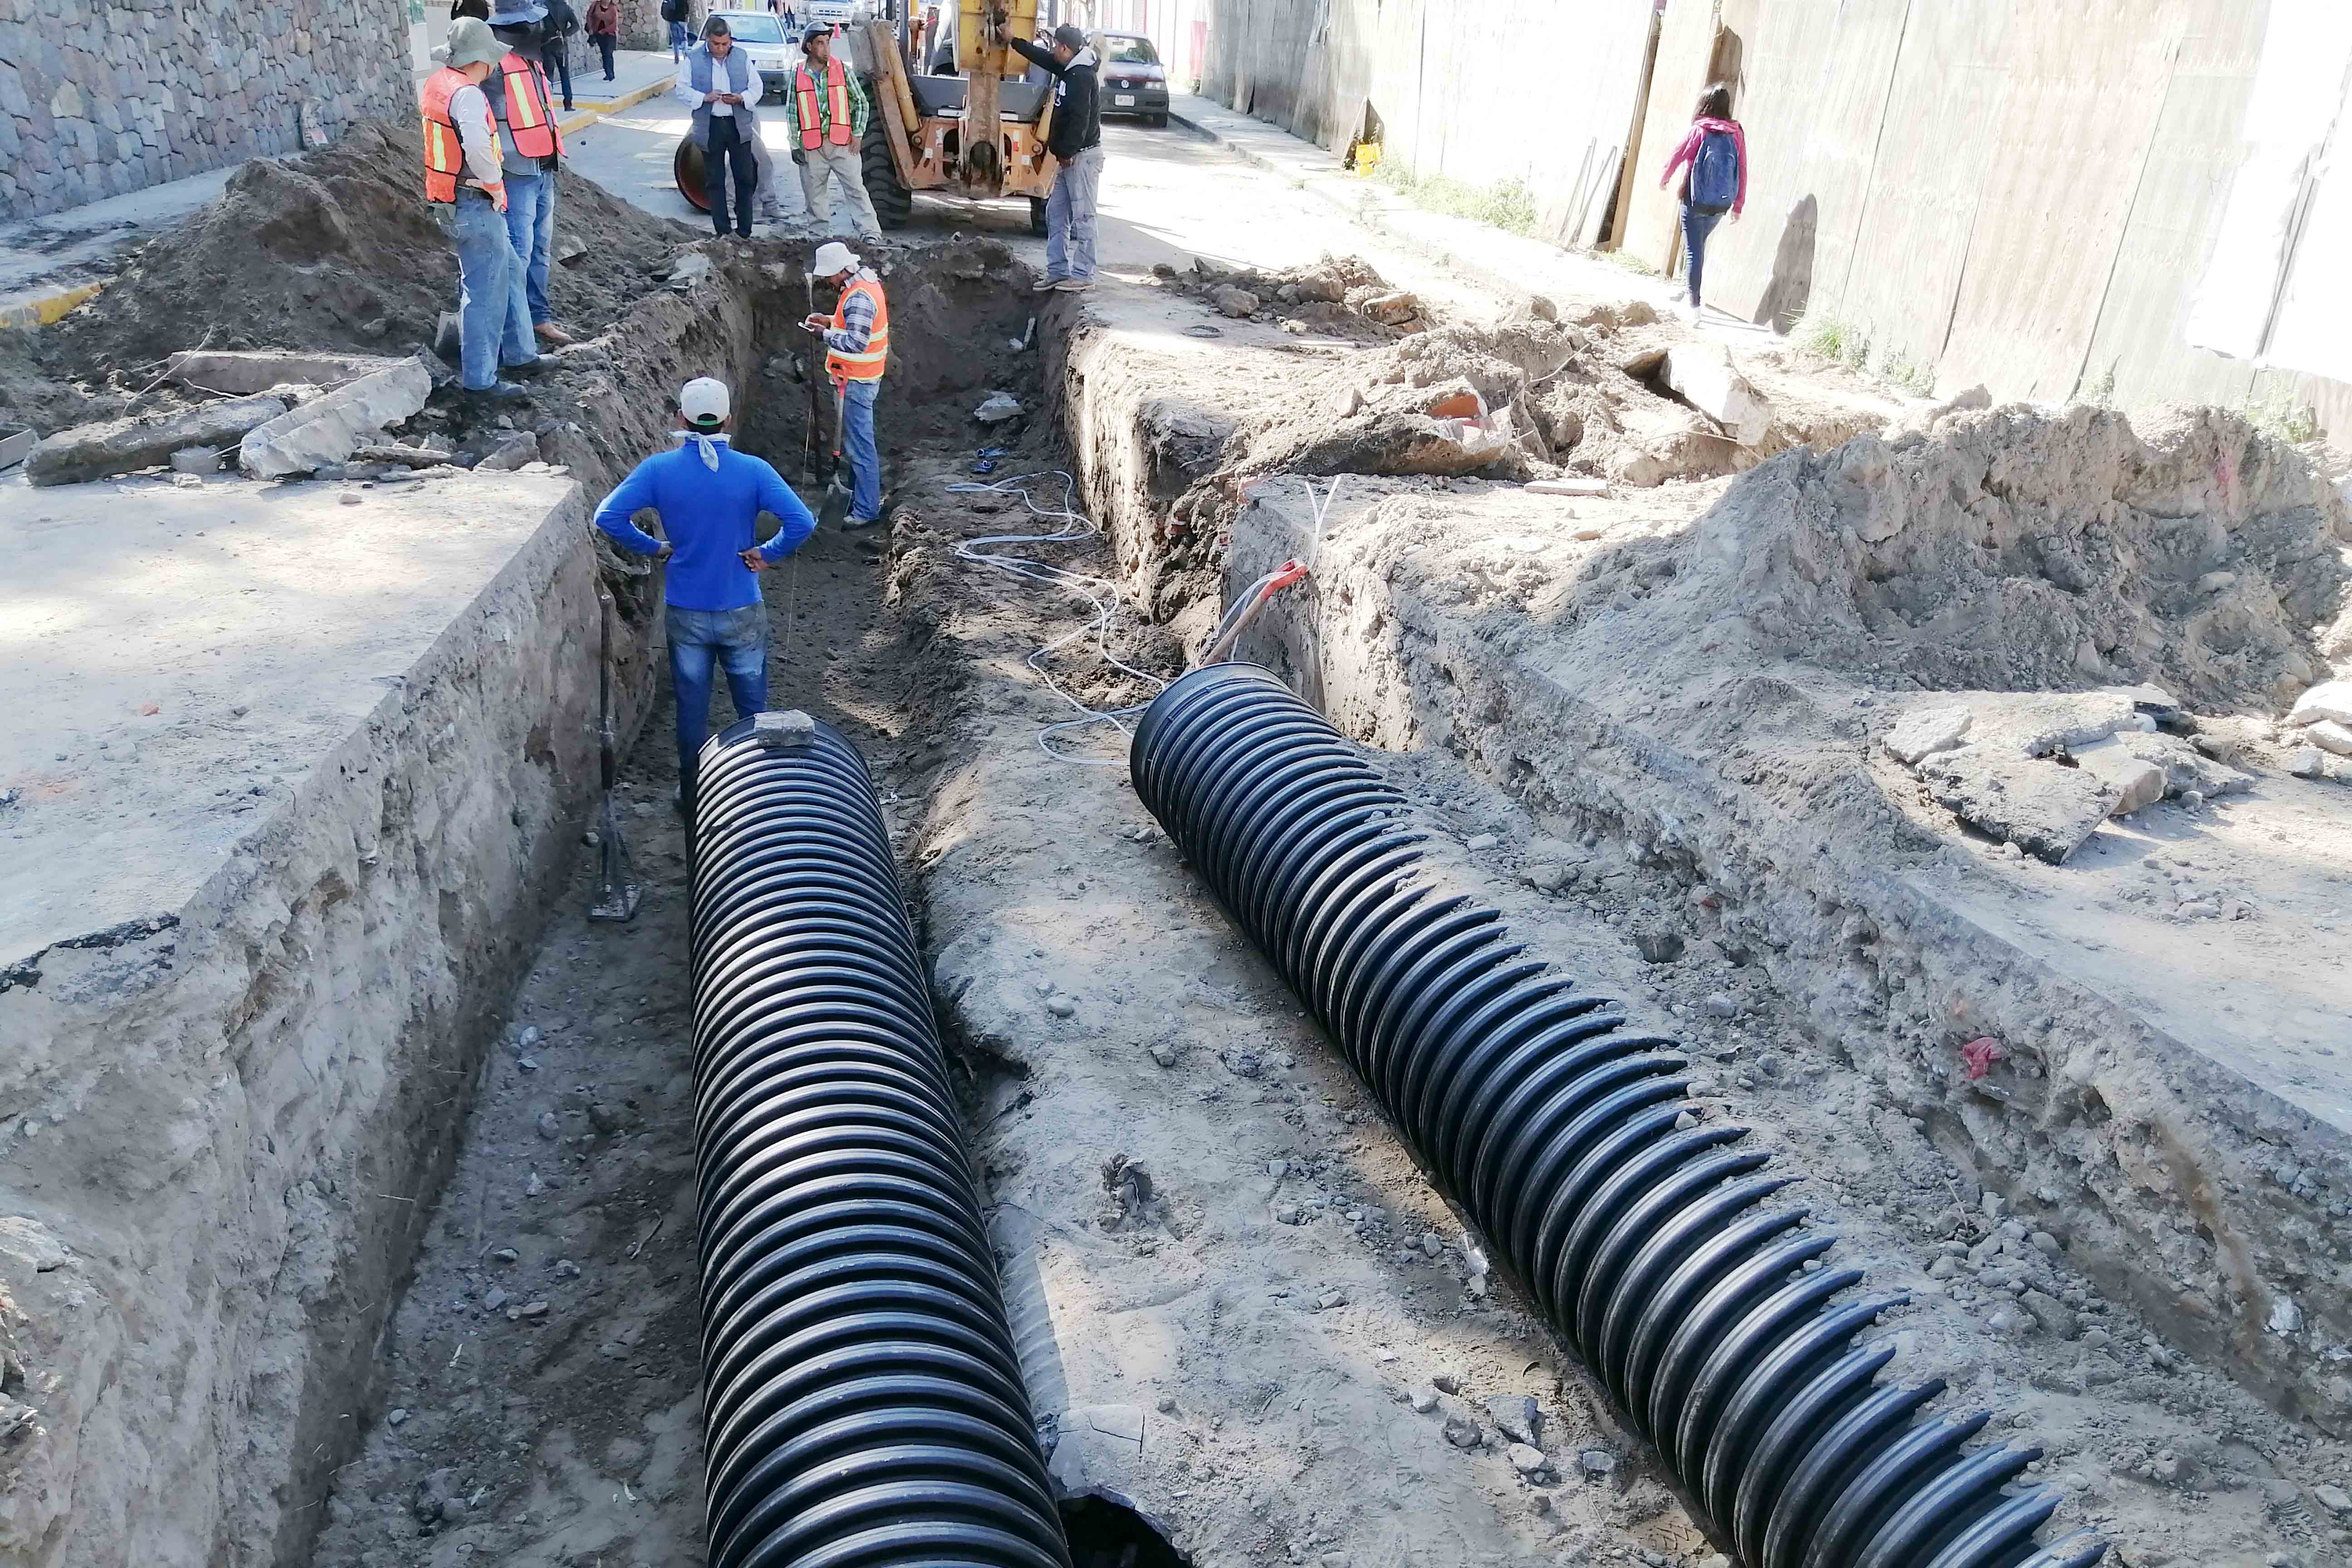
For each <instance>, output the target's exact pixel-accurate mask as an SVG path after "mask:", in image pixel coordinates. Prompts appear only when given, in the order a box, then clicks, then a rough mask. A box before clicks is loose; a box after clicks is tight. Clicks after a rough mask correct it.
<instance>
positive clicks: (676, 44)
mask: <svg viewBox="0 0 2352 1568" xmlns="http://www.w3.org/2000/svg"><path fill="white" fill-rule="evenodd" d="M687 44H688V38H687V32H686V24H685V23H683V22H672V23H671V24H670V25H669V61H670V64H672V65H676V64H677V61H678V57H680V56H681V55H683V54H685V53H686V50H687Z"/></svg>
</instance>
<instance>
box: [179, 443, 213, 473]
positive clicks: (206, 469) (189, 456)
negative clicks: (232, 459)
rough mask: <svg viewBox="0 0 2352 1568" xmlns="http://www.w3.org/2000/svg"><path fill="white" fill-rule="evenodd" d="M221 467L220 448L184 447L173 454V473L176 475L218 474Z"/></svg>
mask: <svg viewBox="0 0 2352 1568" xmlns="http://www.w3.org/2000/svg"><path fill="white" fill-rule="evenodd" d="M220 466H221V448H220V447H181V448H180V449H179V450H178V451H176V452H174V453H173V454H172V471H173V473H175V474H216V473H219V472H220Z"/></svg>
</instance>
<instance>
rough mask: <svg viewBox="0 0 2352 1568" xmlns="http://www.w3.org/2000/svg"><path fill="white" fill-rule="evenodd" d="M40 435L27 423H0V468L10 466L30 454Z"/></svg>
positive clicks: (13, 465)
mask: <svg viewBox="0 0 2352 1568" xmlns="http://www.w3.org/2000/svg"><path fill="white" fill-rule="evenodd" d="M40 444H41V437H39V435H37V433H36V432H35V431H34V429H33V427H32V426H29V425H0V468H14V467H16V465H17V464H18V463H21V462H23V461H24V460H25V459H26V458H27V457H30V456H31V455H32V451H33V448H34V447H37V446H39V445H40Z"/></svg>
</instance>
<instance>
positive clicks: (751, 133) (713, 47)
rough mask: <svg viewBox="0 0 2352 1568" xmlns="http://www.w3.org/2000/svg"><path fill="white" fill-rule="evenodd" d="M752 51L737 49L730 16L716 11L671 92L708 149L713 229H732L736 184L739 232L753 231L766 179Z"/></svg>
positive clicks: (705, 173)
mask: <svg viewBox="0 0 2352 1568" xmlns="http://www.w3.org/2000/svg"><path fill="white" fill-rule="evenodd" d="M764 85H765V84H764V81H763V79H762V78H761V75H760V68H759V67H757V66H755V65H753V64H752V63H751V56H749V55H740V54H737V53H736V52H735V35H734V34H732V33H731V32H730V31H728V28H727V18H726V17H724V16H713V17H711V18H710V20H709V22H707V23H705V24H703V28H702V43H701V44H700V46H698V47H695V48H691V49H688V51H687V54H686V63H685V64H684V65H682V66H680V67H679V68H678V70H677V86H676V87H674V88H672V89H670V96H671V97H673V98H676V99H677V100H680V101H682V102H684V103H686V104H688V105H689V106H690V107H691V108H692V109H693V110H694V124H693V128H692V130H691V131H689V132H688V134H689V135H690V136H692V137H693V138H694V144H695V145H696V146H698V147H699V148H701V149H702V180H703V184H702V188H703V191H704V193H705V194H706V195H708V196H709V200H710V230H711V232H712V233H713V234H721V235H723V234H725V233H726V232H727V187H728V185H729V184H730V183H731V184H733V185H734V187H735V232H736V233H737V234H740V235H741V236H742V237H744V238H745V239H749V238H751V193H752V192H753V191H754V190H755V189H756V188H757V187H758V185H759V183H760V170H759V163H758V150H757V148H756V147H755V145H754V142H755V141H756V138H757V134H758V133H757V129H756V121H757V118H758V117H757V115H756V114H755V113H754V112H753V109H752V106H753V105H754V104H756V103H758V102H759V101H760V93H761V89H762V87H763V86H764Z"/></svg>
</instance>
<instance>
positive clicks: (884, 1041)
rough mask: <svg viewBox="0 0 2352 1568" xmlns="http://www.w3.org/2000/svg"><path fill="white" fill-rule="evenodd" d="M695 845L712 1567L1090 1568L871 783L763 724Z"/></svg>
mask: <svg viewBox="0 0 2352 1568" xmlns="http://www.w3.org/2000/svg"><path fill="white" fill-rule="evenodd" d="M695 826H696V838H695V867H694V883H693V887H694V891H693V908H692V931H693V947H694V1089H695V1169H696V1195H697V1215H698V1240H699V1248H700V1258H701V1266H702V1366H703V1386H704V1421H705V1426H706V1430H707V1433H708V1438H709V1441H708V1445H707V1448H708V1458H707V1461H706V1462H707V1464H708V1467H709V1522H710V1535H709V1547H710V1555H709V1562H710V1564H711V1568H782V1565H783V1564H796V1565H800V1568H869V1565H876V1568H878V1565H880V1564H886V1563H970V1564H984V1565H988V1568H1068V1565H1069V1561H1070V1558H1069V1549H1068V1547H1067V1546H1066V1543H1065V1542H1064V1539H1063V1535H1062V1528H1061V1520H1060V1516H1059V1514H1058V1513H1057V1512H1056V1510H1055V1503H1054V1493H1053V1488H1052V1484H1051V1482H1050V1481H1049V1479H1047V1476H1046V1472H1045V1462H1044V1460H1043V1459H1042V1458H1040V1456H1039V1454H1038V1449H1037V1441H1036V1432H1035V1428H1034V1424H1033V1422H1032V1420H1031V1416H1030V1411H1029V1400H1028V1395H1027V1394H1026V1393H1025V1392H1024V1389H1023V1387H1022V1383H1021V1370H1020V1366H1019V1363H1017V1362H1016V1360H1015V1359H1014V1355H1013V1336H1012V1332H1011V1331H1010V1329H1009V1327H1008V1325H1007V1323H1006V1321H1005V1316H1004V1304H1003V1298H1002V1296H1000V1295H999V1293H998V1289H997V1277H996V1265H995V1260H994V1258H992V1255H991V1253H990V1251H989V1245H988V1237H987V1235H986V1233H985V1231H984V1230H983V1228H982V1223H981V1216H980V1205H979V1201H978V1192H977V1190H976V1188H975V1186H974V1184H973V1181H972V1176H971V1166H970V1164H969V1163H968V1161H967V1159H966V1156H965V1153H964V1150H963V1145H962V1142H961V1135H960V1133H959V1131H958V1128H957V1122H956V1116H955V1104H954V1097H953V1094H952V1092H951V1090H950V1086H949V1082H948V1076H947V1063H946V1058H944V1056H943V1055H942V1054H941V1052H940V1043H939V1036H938V1033H937V1031H936V1030H935V1028H934V1027H933V1024H932V1018H931V1009H930V998H929V992H928V990H927V989H926V987H925V984H924V980H923V968H922V962H921V955H920V954H919V952H918V951H917V949H916V944H915V935H914V931H913V930H912V928H911V927H910V926H909V925H908V920H907V910H906V904H905V901H904V900H903V898H902V896H901V894H900V892H899V889H898V873H897V869H896V868H895V867H894V865H893V863H892V860H891V854H890V837H889V833H888V830H887V828H886V827H885V826H884V824H883V821H882V812H881V806H880V803H879V802H877V800H876V798H875V795H874V788H873V785H872V784H871V783H869V782H868V780H867V777H866V763H865V759H863V758H862V757H860V756H859V755H858V754H857V752H856V748H854V747H853V746H851V745H850V743H849V742H847V741H845V740H844V739H843V738H842V737H841V735H840V734H839V733H838V732H837V731H835V730H834V729H832V728H831V727H830V726H829V725H825V724H812V723H811V721H807V720H806V719H804V718H803V717H802V716H800V715H783V714H763V715H761V716H760V717H759V718H757V719H754V720H746V721H741V722H740V723H737V724H735V725H734V726H732V727H731V728H730V729H729V730H727V731H725V732H724V733H722V734H719V735H718V736H716V737H714V738H713V739H712V740H711V742H709V745H707V746H706V747H704V749H703V752H702V757H701V762H700V783H699V787H698V791H697V798H696V802H695Z"/></svg>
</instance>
